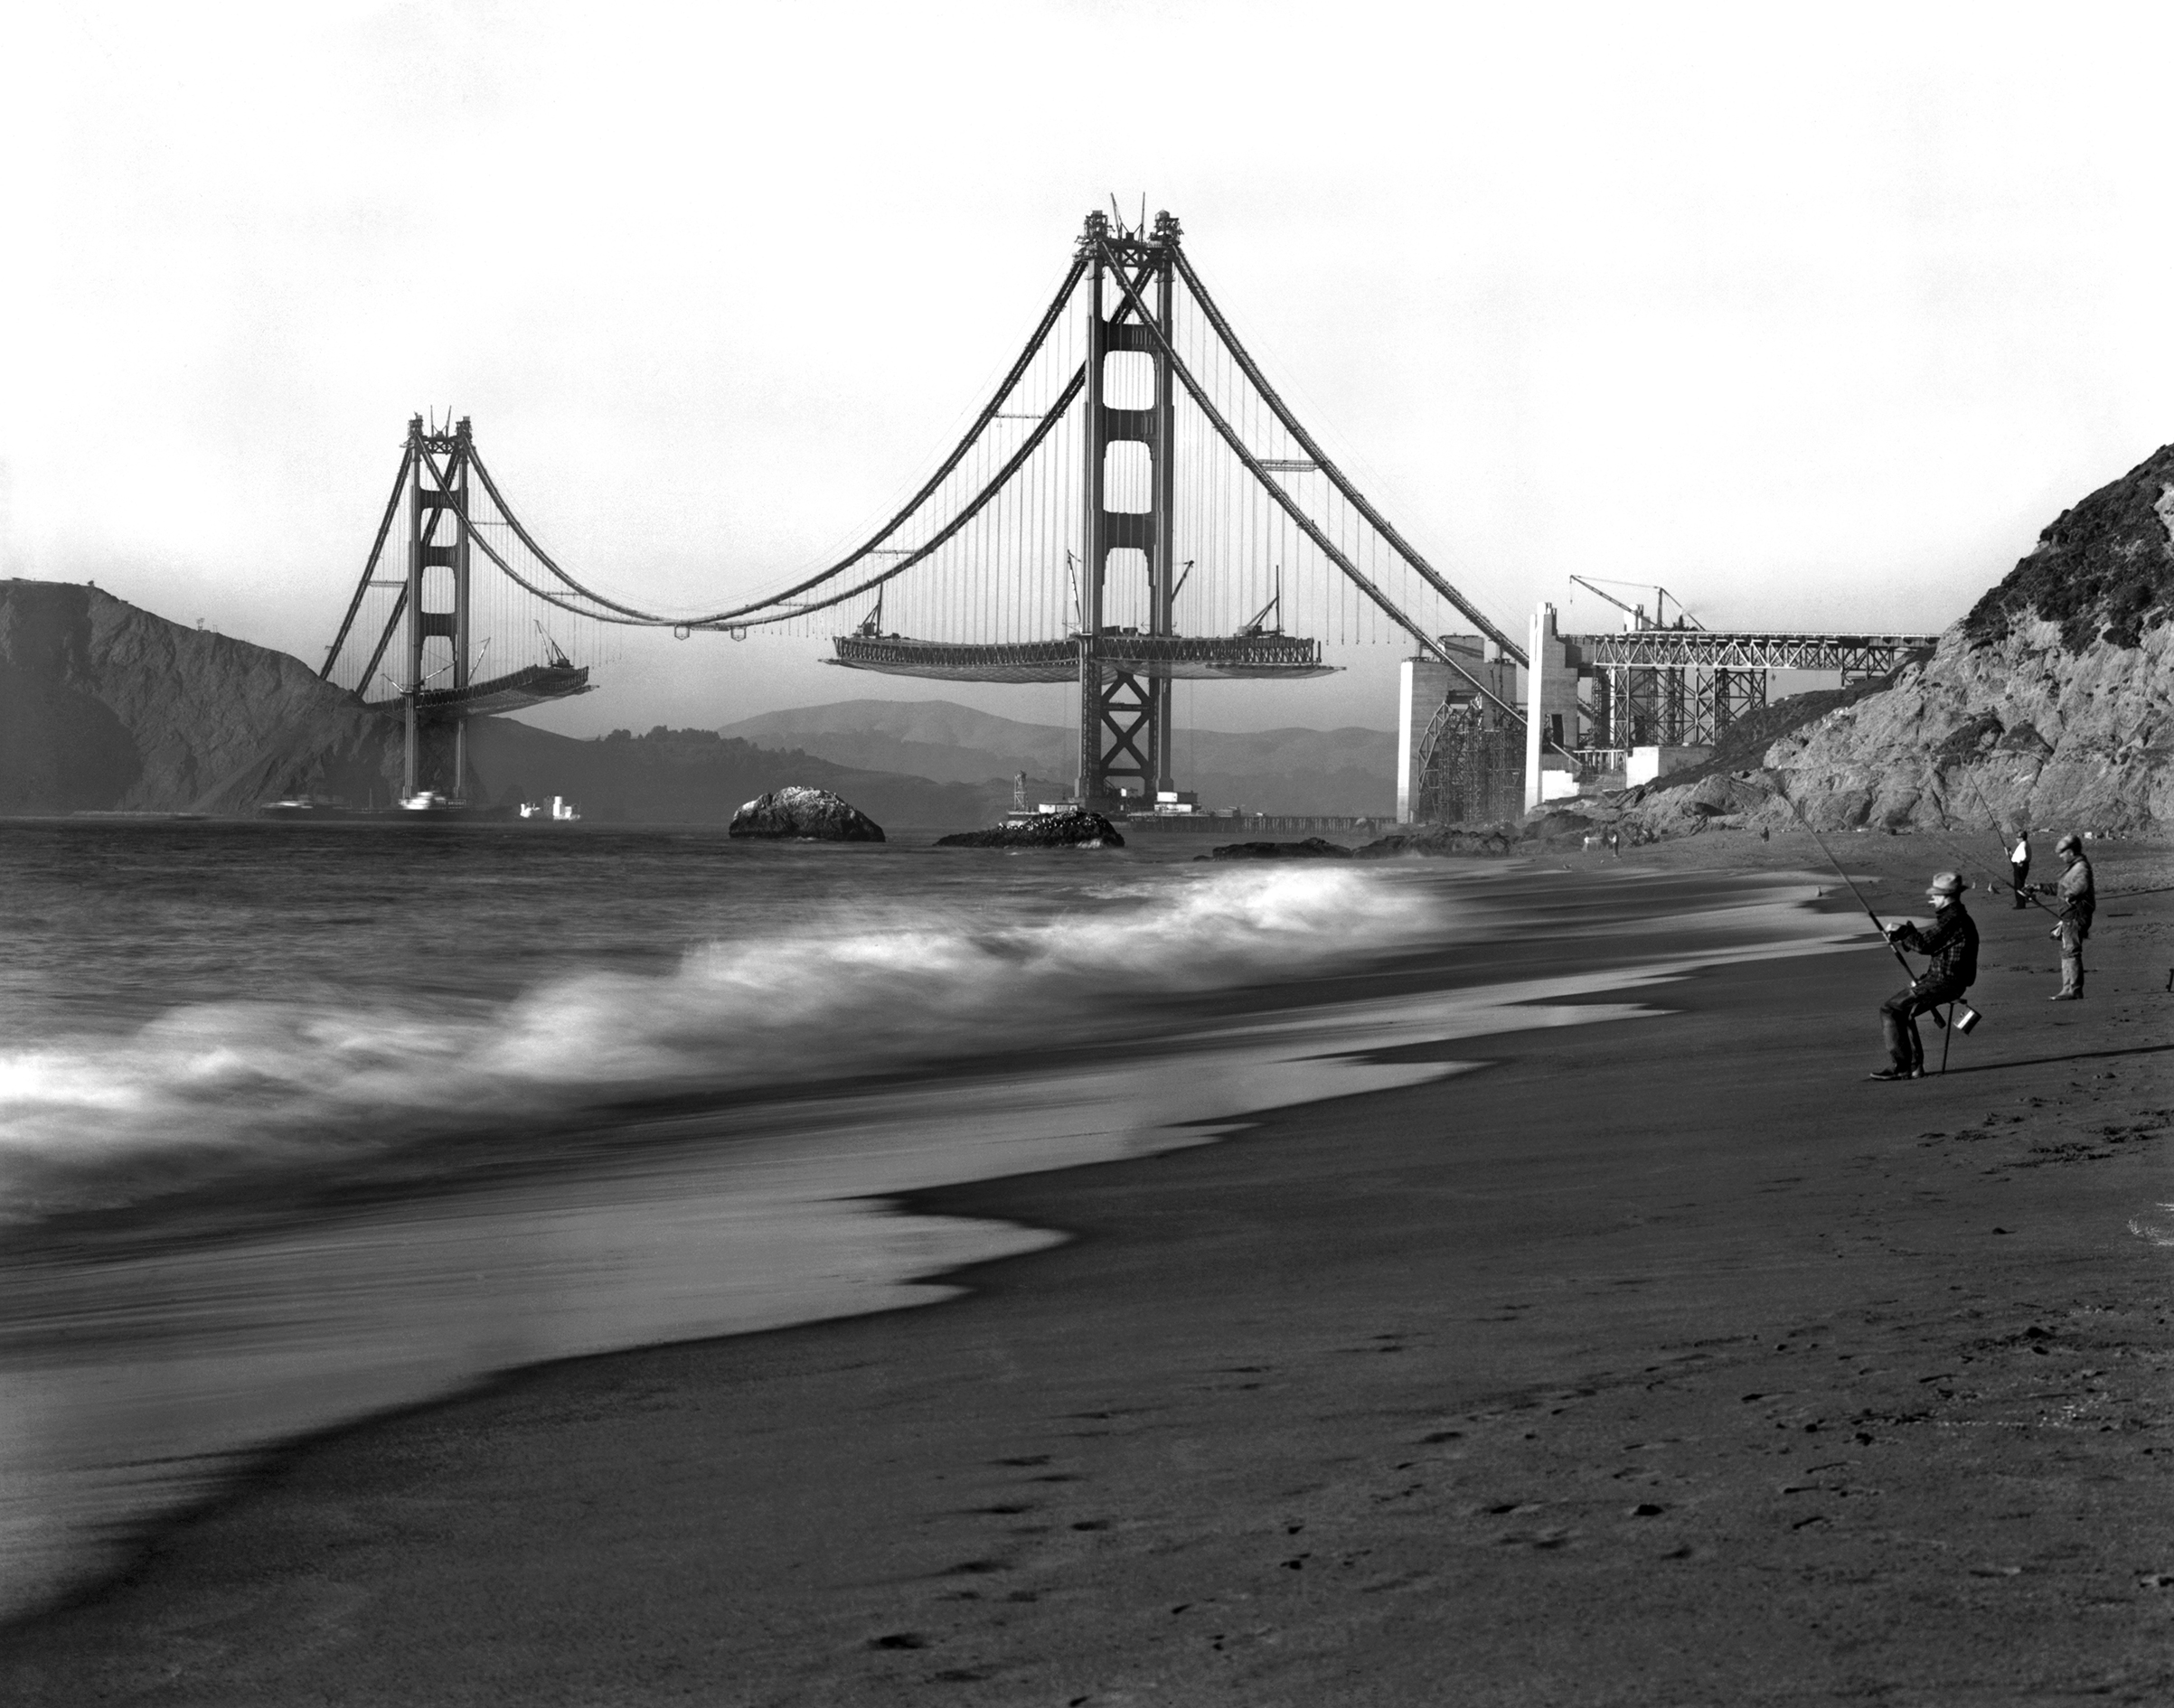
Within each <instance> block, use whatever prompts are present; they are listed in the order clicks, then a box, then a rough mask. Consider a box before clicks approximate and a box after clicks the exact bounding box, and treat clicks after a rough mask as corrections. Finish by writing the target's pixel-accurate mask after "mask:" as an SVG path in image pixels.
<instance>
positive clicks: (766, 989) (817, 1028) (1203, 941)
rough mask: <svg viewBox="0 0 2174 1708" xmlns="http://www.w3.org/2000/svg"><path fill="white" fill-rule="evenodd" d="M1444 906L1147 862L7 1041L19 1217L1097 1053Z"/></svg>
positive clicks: (1303, 875) (1415, 922)
mask: <svg viewBox="0 0 2174 1708" xmlns="http://www.w3.org/2000/svg"><path fill="white" fill-rule="evenodd" d="M1444 916H1445V903H1444V901H1443V900H1442V898H1441V896H1440V895H1439V892H1437V891H1434V890H1430V889H1427V888H1425V887H1419V886H1415V885H1411V884H1408V883H1405V882H1401V881H1398V877H1396V875H1393V874H1389V873H1383V872H1374V871H1354V870H1351V869H1350V868H1318V867H1308V868H1273V869H1266V870H1263V869H1258V868H1252V869H1245V870H1228V869H1223V870H1215V871H1210V872H1194V871H1187V870H1184V869H1182V868H1179V869H1176V870H1172V869H1170V868H1164V869H1163V870H1162V871H1160V872H1153V873H1142V874H1140V875H1139V877H1138V878H1137V879H1136V880H1135V881H1118V882H1113V883H1110V884H1106V885H1103V886H1100V887H1097V888H1096V889H1095V890H1094V891H1093V892H1091V894H1090V896H1089V897H1088V905H1087V906H1081V907H1079V908H1077V909H1073V910H1069V911H1062V912H1057V913H1054V914H1052V913H1049V912H1048V911H1046V910H1045V911H1042V912H1040V913H1039V914H1037V913H1034V912H1031V911H1029V910H1028V909H1027V908H1026V907H1025V906H1022V905H1021V904H1020V903H1019V902H1018V901H1016V900H1013V899H1008V898H1005V897H1002V896H993V897H992V898H991V900H990V901H989V902H988V903H987V904H986V905H983V906H957V905H951V906H936V905H932V904H930V903H927V902H926V901H924V902H920V903H916V904H911V905H892V906H885V905H883V904H880V903H874V902H865V903H861V904H859V905H842V904H835V903H833V904H831V905H828V906H823V907H822V908H821V909H819V910H818V911H817V912H816V913H815V915H814V916H813V917H812V918H810V919H807V920H805V922H801V923H798V924H795V925H793V926H792V927H790V928H786V927H785V926H783V925H781V924H780V923H779V915H778V914H777V913H776V912H775V911H773V912H771V913H770V914H769V915H768V916H767V917H766V918H761V919H755V920H750V921H749V922H748V927H747V928H746V929H745V930H743V931H739V932H733V931H731V930H729V929H728V930H727V932H725V933H723V934H716V935H713V936H711V937H710V938H709V939H707V940H705V941H702V942H700V943H692V944H691V945H689V947H688V948H687V949H686V950H685V952H684V953H682V955H681V957H680V958H679V961H678V963H677V964H676V965H675V966H673V967H672V968H671V969H670V970H669V971H663V972H630V971H616V970H608V969H605V968H596V969H592V970H587V971H574V972H571V973H567V974H560V975H559V976H555V977H552V978H550V979H548V980H545V981H541V982H539V983H537V984H535V985H534V986H532V988H530V989H528V990H524V991H522V992H521V993H520V994H518V995H516V996H514V997H513V998H512V999H499V1000H491V999H482V998H478V997H475V996H472V995H450V994H447V993H444V992H443V991H433V990H417V991H416V992H415V993H413V994H412V995H400V996H392V997H388V996H386V995H383V994H382V993H380V994H377V995H375V996H373V997H372V999H369V1000H367V1001H359V1002H346V1001H342V1000H340V999H336V998H331V997H327V996H326V995H325V994H323V993H322V992H316V993H310V994H304V993H296V994H294V995H291V996H287V997H286V998H284V999H252V1000H238V1001H230V1002H217V1003H202V1002H200V1003H191V1004H187V1005H184V1006H178V1007H176V1008H174V1009H170V1010H168V1011H167V1012H166V1013H165V1014H163V1015H161V1016H159V1017H158V1018H155V1019H154V1020H153V1021H151V1022H150V1023H148V1024H146V1025H145V1026H143V1027H141V1028H138V1029H137V1030H136V1031H134V1032H133V1033H130V1034H125V1035H118V1036H110V1035H108V1036H100V1035H85V1034H77V1035H73V1036H62V1037H51V1038H47V1039H44V1040H42V1041H40V1042H38V1043H37V1044H35V1045H33V1046H29V1047H18V1048H15V1049H12V1050H5V1051H0V1218H7V1219H14V1220H21V1219H23V1218H25V1217H35V1216H37V1215H41V1214H45V1213H50V1212H53V1211H58V1210H62V1209H70V1208H80V1207H86V1206H111V1205H115V1204H120V1203H126V1202H128V1201H130V1200H132V1199H135V1198H139V1197H146V1196H149V1195H152V1194H155V1193H159V1192H164V1191H171V1190H174V1189H175V1188H177V1187H184V1186H188V1185H191V1184H194V1183H197V1182H200V1181H202V1180H204V1179H206V1178H221V1177H225V1176H229V1175H234V1174H246V1173H249V1172H252V1171H256V1170H261V1169H267V1168H297V1167H301V1168H306V1167H311V1166H315V1165H316V1164H319V1163H325V1162H332V1161H336V1160H337V1159H340V1158H342V1157H344V1156H347V1157H352V1156H356V1155H372V1154H376V1153H379V1152H381V1151H384V1150H389V1149H391V1148H393V1147H397V1146H401V1145H406V1144H412V1143H414V1142H416V1141H417V1140H422V1139H427V1138H428V1137H429V1136H430V1135H432V1134H434V1133H439V1132H446V1131H475V1130H477V1129H481V1128H489V1127H494V1126H498V1125H513V1124H518V1123H522V1122H524V1121H525V1122H528V1123H529V1124H531V1125H534V1124H535V1123H536V1122H537V1121H540V1120H542V1119H550V1120H563V1119H565V1118H567V1117H568V1116H569V1114H571V1113H572V1112H577V1111H579V1110H580V1109H582V1108H584V1107H588V1106H601V1105H607V1104H611V1103H622V1102H625V1101H626V1100H629V1099H640V1098H648V1097H653V1096H659V1095H665V1094H673V1093H732V1092H735V1091H739V1090H752V1089H755V1088H758V1087H762V1088H784V1087H789V1086H792V1085H795V1084H809V1085H822V1084H834V1083H836V1082H838V1081H841V1080H843V1079H850V1078H853V1077H857V1076H861V1075H871V1074H882V1073H888V1072H896V1071H899V1070H900V1069H903V1068H908V1067H914V1066H918V1065H923V1064H926V1063H927V1062H929V1061H931V1060H940V1059H944V1058H950V1057H959V1056H967V1055H973V1054H981V1053H987V1052H993V1051H1006V1050H1018V1049H1031V1048H1033V1047H1035V1046H1038V1045H1041V1044H1055V1043H1059V1042H1063V1043H1073V1042H1078V1041H1081V1040H1083V1039H1086V1038H1090V1037H1096V1036H1098V1035H1107V1034H1108V1033H1109V1032H1111V1031H1112V1030H1114V1029H1118V1028H1123V1027H1124V1026H1125V1025H1127V1024H1136V1023H1137V1015H1136V1010H1137V1009H1138V1007H1139V1005H1140V1003H1141V1002H1142V1001H1143V1000H1151V999H1155V998H1159V997H1164V996H1172V995H1182V994H1186V993H1198V992H1202V991H1210V990H1217V989H1219V988H1227V987H1232V986H1240V985H1245V984H1247V983H1251V982H1256V981H1260V980H1262V979H1264V978H1266V977H1271V976H1273V977H1276V978H1279V979H1281V978H1289V977H1296V976H1303V975H1304V974H1306V973H1307V972H1310V971H1318V970H1324V969H1327V968H1329V967H1332V966H1333V965H1335V964H1337V963H1339V962H1347V961H1349V960H1351V959H1352V958H1354V957H1360V956H1365V955H1369V954H1374V953H1379V952H1380V951H1381V950H1382V949H1384V948H1385V947H1388V946H1390V945H1393V944H1397V943H1408V942H1411V941H1414V940H1416V939H1420V938H1424V937H1426V936H1428V935H1430V934H1435V933H1437V932H1438V931H1439V930H1440V929H1441V928H1442V926H1443V924H1444Z"/></svg>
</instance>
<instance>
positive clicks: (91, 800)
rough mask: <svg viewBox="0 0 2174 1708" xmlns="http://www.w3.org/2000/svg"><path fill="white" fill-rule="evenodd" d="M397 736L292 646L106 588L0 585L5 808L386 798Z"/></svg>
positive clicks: (224, 805) (113, 808)
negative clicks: (210, 627) (241, 634)
mask: <svg viewBox="0 0 2174 1708" xmlns="http://www.w3.org/2000/svg"><path fill="white" fill-rule="evenodd" d="M400 740H401V732H400V723H399V720H398V719H396V718H388V717H385V716H383V715H382V714H381V713H377V712H373V711H371V710H370V709H368V708H367V707H365V706H364V705H363V704H362V701H360V700H359V699H356V698H355V697H354V696H353V695H352V694H349V693H345V692H344V691H343V690H340V689H337V688H334V687H333V686H332V684H330V683H329V682H324V681H320V680H318V679H317V676H316V674H315V671H312V670H311V669H310V668H309V666H307V665H306V664H305V663H303V662H302V661H301V660H300V659H298V658H292V657H289V656H288V655H287V653H284V652H273V651H271V650H270V649H269V648H267V647H261V646H252V645H250V644H249V643H248V642H247V641H237V640H235V639H233V638H231V636H228V635H224V634H213V633H207V632H205V631H202V630H199V629H193V628H187V627H184V625H183V624H179V623H169V622H168V621H166V619H165V618H164V617H159V616H154V615H152V614H151V613H150V612H148V611H143V610H139V609H137V608H136V606H135V605H130V604H128V603H127V601H125V600H122V599H117V598H115V597H114V596H112V595H110V594H108V593H101V592H100V591H99V589H98V588H96V587H79V586H76V585H74V584H72V583H68V582H53V581H18V580H9V581H0V813H7V812H206V813H221V812H246V811H249V810H250V809H252V808H254V807H255V805H256V804H257V802H259V801H261V800H263V799H265V798H267V797H268V796H270V795H274V794H287V793H305V792H306V793H317V794H336V795H341V796H343V797H345V798H348V799H352V800H353V801H355V802H367V801H368V800H369V799H370V798H371V796H372V793H374V794H375V797H376V799H377V800H378V801H379V802H380V803H390V802H391V799H392V796H393V792H394V791H396V790H397V788H398V784H399V778H400Z"/></svg>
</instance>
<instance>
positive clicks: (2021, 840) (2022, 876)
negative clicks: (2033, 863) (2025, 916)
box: [2008, 824, 2030, 907]
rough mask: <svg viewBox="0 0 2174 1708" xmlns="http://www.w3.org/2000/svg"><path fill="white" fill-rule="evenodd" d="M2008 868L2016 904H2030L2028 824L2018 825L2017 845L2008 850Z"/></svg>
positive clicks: (2011, 891)
mask: <svg viewBox="0 0 2174 1708" xmlns="http://www.w3.org/2000/svg"><path fill="white" fill-rule="evenodd" d="M2008 870H2009V876H2010V877H2012V878H2013V880H2014V881H2013V882H2012V883H2010V884H2009V892H2010V893H2011V894H2012V895H2013V896H2015V898H2016V906H2018V907H2028V906H2030V904H2029V902H2028V901H2027V900H2026V899H2025V897H2026V896H2028V894H2029V890H2030V826H2029V825H2028V824H2019V825H2018V826H2017V827H2016V845H2015V847H2013V848H2012V849H2009V851H2008Z"/></svg>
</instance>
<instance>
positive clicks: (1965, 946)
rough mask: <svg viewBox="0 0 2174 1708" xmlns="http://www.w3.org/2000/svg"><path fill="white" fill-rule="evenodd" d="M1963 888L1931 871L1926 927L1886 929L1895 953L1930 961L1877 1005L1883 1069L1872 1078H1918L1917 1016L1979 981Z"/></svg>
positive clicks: (1921, 1057)
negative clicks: (1883, 1044)
mask: <svg viewBox="0 0 2174 1708" xmlns="http://www.w3.org/2000/svg"><path fill="white" fill-rule="evenodd" d="M1968 887H1969V886H1968V885H1966V884H1965V883H1964V882H1963V881H1962V877H1960V876H1959V875H1958V874H1956V873H1954V872H1935V873H1934V874H1933V881H1932V882H1931V883H1930V884H1929V885H1927V886H1926V887H1925V900H1926V901H1928V902H1930V903H1931V904H1932V906H1933V924H1932V926H1931V928H1930V929H1929V930H1925V931H1920V930H1918V928H1917V927H1916V926H1915V925H1914V924H1908V923H1905V924H1899V925H1890V926H1889V927H1887V941H1888V942H1889V943H1893V944H1894V945H1895V946H1896V948H1897V949H1907V950H1910V951H1911V952H1912V953H1916V954H1921V955H1925V956H1928V957H1929V958H1930V959H1929V960H1928V962H1927V964H1926V966H1925V971H1923V972H1922V973H1920V974H1919V975H1918V976H1917V977H1916V978H1915V979H1913V980H1912V981H1910V986H1909V989H1907V990H1897V991H1896V993H1895V994H1894V995H1893V996H1891V997H1889V998H1888V999H1887V1000H1886V1001H1885V1002H1883V1003H1881V1004H1880V1005H1879V1022H1880V1029H1881V1031H1882V1032H1883V1033H1884V1034H1885V1035H1886V1037H1887V1060H1888V1065H1887V1066H1886V1067H1883V1068H1882V1069H1880V1070H1879V1072H1878V1073H1877V1074H1874V1075H1871V1077H1872V1078H1874V1079H1923V1078H1924V1077H1925V1041H1924V1040H1923V1039H1922V1038H1920V1037H1918V1036H1917V1017H1918V1016H1919V1015H1921V1014H1925V1013H1928V1012H1930V1011H1931V1010H1932V1009H1937V1008H1939V1007H1940V1006H1941V1005H1942V1004H1943V1003H1948V1002H1953V1001H1954V1000H1955V999H1957V998H1958V997H1960V996H1961V995H1962V993H1963V992H1964V991H1965V990H1969V989H1970V987H1971V985H1972V982H1973V981H1975V980H1976V978H1977V977H1978V925H1977V922H1976V921H1975V920H1973V919H1972V917H1971V916H1970V914H1969V912H1968V911H1967V910H1966V909H1965V908H1964V907H1963V906H1962V892H1963V891H1964V890H1965V889H1966V888H1968Z"/></svg>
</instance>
